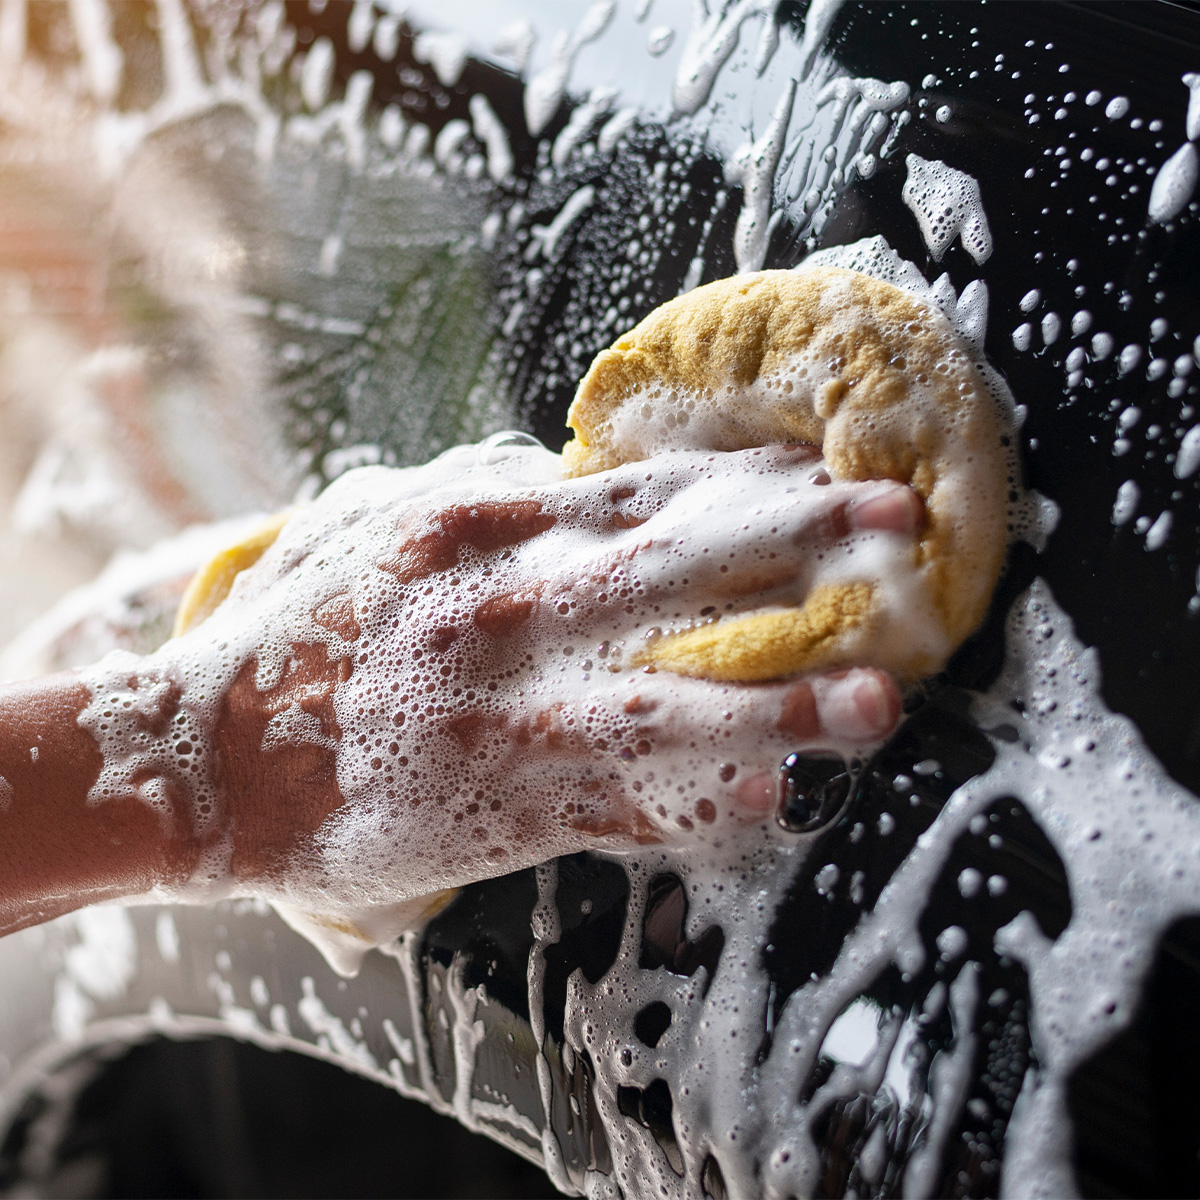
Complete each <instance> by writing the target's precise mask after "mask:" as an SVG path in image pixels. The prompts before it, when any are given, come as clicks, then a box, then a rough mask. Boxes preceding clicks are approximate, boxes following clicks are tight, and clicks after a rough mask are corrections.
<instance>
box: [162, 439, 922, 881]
mask: <svg viewBox="0 0 1200 1200" xmlns="http://www.w3.org/2000/svg"><path fill="white" fill-rule="evenodd" d="M527 453H529V454H530V455H531V456H532V457H533V458H535V459H536V458H537V456H539V455H540V454H542V453H543V452H539V451H530V452H527ZM547 457H549V456H547ZM537 468H538V464H537V462H534V463H532V464H530V465H529V466H528V467H527V468H526V469H523V470H517V471H515V472H511V471H510V472H509V473H508V474H507V475H505V474H500V476H499V477H498V478H497V477H496V476H492V477H488V476H486V475H485V476H484V477H483V478H478V477H477V478H470V479H467V480H464V479H462V478H461V477H459V478H456V479H455V480H454V482H453V484H452V485H448V486H443V487H441V488H440V489H439V488H437V487H435V488H433V489H432V490H420V491H417V492H416V494H413V495H409V494H407V493H402V494H399V495H398V494H396V492H395V491H393V490H391V488H390V486H389V485H392V484H396V485H400V486H401V487H408V486H411V484H410V481H407V480H405V479H404V478H403V477H401V476H400V475H399V474H398V473H395V472H393V473H388V472H383V471H372V472H365V473H362V475H360V476H358V477H353V476H352V477H347V478H346V479H344V480H343V481H342V482H341V483H339V484H338V485H335V488H334V489H331V493H330V494H329V496H328V499H327V500H325V501H324V502H318V504H317V505H316V506H314V509H313V511H312V512H311V513H309V514H307V515H306V516H305V517H304V518H303V519H302V520H300V521H298V522H297V523H296V524H295V525H294V526H293V527H291V528H289V529H286V530H285V532H284V535H283V536H282V537H281V540H280V544H279V545H278V546H277V547H276V549H275V550H274V551H273V552H272V554H271V556H270V560H269V561H265V562H264V563H263V564H262V565H261V568H256V574H255V578H254V579H253V580H247V586H246V587H245V588H243V589H241V594H240V595H239V594H237V593H235V595H234V596H233V597H231V600H230V602H229V609H228V611H227V612H226V613H225V618H226V621H225V623H224V624H221V625H219V626H218V625H214V626H213V627H212V628H208V629H207V632H205V629H206V627H202V628H201V629H200V630H198V631H197V634H196V635H194V636H197V637H199V636H203V637H206V638H209V639H211V638H212V637H213V636H214V631H216V633H217V634H218V635H219V636H222V637H223V636H225V630H226V629H227V627H228V623H229V622H232V621H234V620H236V621H238V622H239V623H240V622H244V621H245V620H247V618H249V617H250V615H251V614H252V613H255V612H256V610H257V608H258V606H259V605H260V604H262V603H265V602H267V601H270V602H271V604H268V605H267V610H266V615H267V617H269V619H272V620H275V621H276V622H277V623H278V622H279V620H280V614H279V610H278V608H277V607H272V604H273V605H279V604H281V603H283V602H284V596H283V593H284V592H286V591H288V590H289V587H288V579H289V577H290V575H294V574H299V573H302V572H303V570H304V565H303V563H304V562H309V561H310V560H308V559H305V560H303V562H297V565H296V566H294V567H291V568H289V567H288V565H287V564H288V563H290V562H294V561H296V560H297V559H298V550H297V547H299V546H302V545H314V544H316V545H321V546H323V548H324V550H323V554H322V560H321V564H320V572H321V573H322V574H323V575H325V576H327V575H329V574H330V572H331V569H332V564H333V563H335V562H341V561H343V560H345V561H346V562H347V563H348V564H349V565H348V566H347V568H346V569H344V570H340V571H339V573H338V575H337V579H338V581H339V582H337V583H336V584H333V583H332V582H331V581H329V580H328V579H325V580H324V582H323V584H322V586H323V589H324V590H323V591H320V592H319V593H318V592H314V591H312V590H310V588H309V587H308V585H306V584H304V583H303V582H301V581H298V580H293V586H292V587H291V589H290V590H291V592H292V596H293V597H294V602H295V603H297V604H300V603H302V602H307V603H308V605H309V607H308V609H307V611H308V613H310V614H314V616H315V621H316V623H317V627H316V628H315V629H313V628H310V629H309V635H310V639H309V640H308V641H307V642H304V641H302V640H299V637H298V632H297V636H292V637H291V638H290V646H291V655H290V658H289V660H288V662H287V665H286V667H285V668H284V669H283V671H282V673H281V674H279V675H278V678H277V679H276V680H275V681H274V682H272V684H271V685H270V686H269V687H267V688H265V689H263V690H260V688H259V686H258V684H256V679H258V678H259V675H260V663H259V661H258V659H257V657H254V656H249V657H247V658H246V660H245V661H244V663H243V664H242V666H241V667H240V669H239V670H238V672H237V674H236V675H235V677H234V679H233V681H232V683H231V684H230V686H229V688H228V690H227V692H226V694H225V697H224V699H223V701H222V704H221V715H220V718H219V720H218V721H217V723H216V729H215V734H214V746H215V754H216V759H217V761H218V762H219V763H220V764H223V766H222V772H223V773H222V776H221V786H222V791H223V793H224V796H225V802H226V803H227V805H228V809H229V814H230V821H231V823H232V826H233V829H234V852H233V858H232V862H231V868H232V871H233V873H234V874H235V875H236V876H238V877H239V878H241V879H243V880H254V879H259V880H263V879H273V880H277V881H278V880H282V879H285V878H288V877H289V876H290V877H291V878H293V879H295V878H296V877H297V873H298V872H300V873H307V881H308V882H307V884H306V885H305V886H309V887H311V886H313V885H314V884H316V885H317V886H319V889H320V891H321V894H322V895H323V896H327V897H329V896H335V895H342V894H348V893H349V892H350V891H352V892H353V894H354V896H355V897H358V898H359V899H361V898H363V897H364V896H367V895H370V896H371V897H372V898H373V899H374V901H375V902H378V903H384V902H385V901H386V900H387V899H388V898H392V899H394V898H395V897H396V896H398V895H419V894H423V893H425V892H429V891H432V890H434V889H437V888H442V887H446V886H450V885H457V884H461V883H463V882H466V881H468V880H470V879H477V878H482V877H486V876H490V875H494V874H497V873H500V872H502V871H506V870H511V869H516V868H518V867H521V866H527V865H530V864H532V863H535V862H539V861H543V860H545V859H547V858H550V857H553V856H554V855H557V854H563V853H570V852H574V851H577V850H579V849H583V848H588V847H601V846H603V847H619V846H622V845H632V844H636V843H644V842H652V841H658V840H664V839H671V840H678V839H680V838H682V839H694V840H700V839H706V838H711V837H713V836H718V835H719V836H726V835H727V834H728V833H729V831H730V829H731V828H736V827H737V826H739V825H741V824H744V823H746V822H761V821H762V819H763V818H764V816H765V815H767V814H768V813H769V811H770V810H771V809H772V807H773V806H774V804H775V803H776V796H777V789H778V776H779V766H780V763H781V762H782V760H783V758H784V757H785V756H786V755H787V754H788V753H791V752H793V751H795V750H803V749H806V748H811V749H817V748H821V749H830V748H840V749H844V750H845V751H846V752H848V753H850V752H863V751H865V750H866V749H869V748H870V747H871V746H873V745H875V744H877V743H879V742H880V741H882V740H883V739H884V738H886V737H887V736H888V735H889V734H890V733H891V732H892V730H893V729H894V728H895V726H896V724H897V722H898V720H899V718H900V696H899V692H898V690H897V688H896V685H895V683H894V682H893V681H892V680H891V678H890V677H889V676H888V675H887V674H886V673H884V672H882V671H878V670H874V669H871V668H870V667H863V668H855V669H850V670H844V669H843V670H839V671H835V672H832V673H829V674H826V675H822V676H817V677H812V678H804V679H799V680H788V681H780V682H776V683H770V684H755V685H731V684H717V683H713V682H710V681H708V680H703V679H687V678H681V677H679V676H675V675H671V674H669V673H667V672H664V671H657V672H652V673H648V672H646V671H644V670H641V669H638V668H636V667H635V668H631V667H629V666H628V665H627V664H628V660H629V659H630V658H631V657H632V656H633V653H634V651H635V650H636V648H637V646H638V645H640V644H643V643H644V641H645V638H646V637H647V635H649V636H651V637H653V636H656V635H657V633H658V631H660V630H669V629H670V628H671V627H672V626H680V625H683V624H686V623H688V622H691V621H705V620H710V619H712V618H713V617H714V616H718V615H719V616H733V615H737V614H738V613H742V612H746V611H749V610H752V609H755V608H757V607H760V606H761V605H763V603H764V602H766V603H797V602H799V601H800V600H802V599H803V597H804V595H805V594H806V593H807V591H808V590H809V588H810V586H811V584H812V580H813V579H814V578H815V577H816V576H817V575H818V574H819V571H820V568H821V565H822V564H823V563H824V564H828V562H829V561H831V560H837V559H839V557H844V555H845V552H846V551H847V550H848V549H853V548H855V547H857V549H858V551H859V552H860V553H861V552H863V550H864V548H865V547H866V546H867V545H868V544H870V545H872V547H873V553H874V554H876V556H877V557H878V556H882V560H881V561H883V562H884V563H885V564H886V563H887V562H894V563H895V564H896V565H897V569H911V567H906V566H905V564H910V563H911V560H912V547H913V541H914V538H915V536H916V534H917V533H918V531H919V529H920V525H921V521H922V510H921V504H920V501H919V499H918V498H917V496H916V494H915V493H914V492H913V491H912V490H911V489H909V488H907V487H903V486H901V485H897V484H892V483H887V482H882V483H879V482H875V483H861V484H831V483H830V482H829V481H828V476H827V475H826V474H825V472H824V469H823V467H822V465H821V464H820V462H819V459H818V458H817V456H816V452H815V451H813V450H812V449H811V448H809V447H790V448H782V447H775V448H770V449H764V450H757V451H745V452H741V453H738V454H730V455H717V456H713V455H693V454H678V455H670V456H666V457H665V458H662V459H658V460H654V461H653V462H652V463H638V464H631V465H629V466H626V467H622V468H619V469H618V470H616V471H612V472H609V473H606V474H605V475H603V476H593V477H588V478H585V479H580V480H571V481H565V482H564V481H558V480H553V481H552V482H542V483H541V484H539V485H538V486H536V487H529V486H525V487H522V488H520V489H514V487H513V486H512V484H511V482H509V480H510V479H511V478H512V476H513V475H514V474H515V476H516V478H517V479H518V481H524V480H525V479H527V478H528V477H529V476H530V475H536V474H537ZM443 469H444V466H443ZM425 470H428V468H426V469H425ZM546 475H547V477H548V478H552V473H550V472H546ZM347 513H353V514H355V517H354V519H353V520H352V521H350V522H349V523H346V522H345V516H346V514H347ZM339 514H340V515H339ZM381 531H382V534H385V535H386V536H381ZM347 551H349V553H347ZM314 578H316V575H315V574H314ZM310 582H311V581H310ZM364 585H365V586H364ZM339 588H344V589H345V590H343V591H338V589H339ZM314 597H316V598H318V599H321V598H322V597H323V599H321V603H320V604H316V605H314V604H313V603H312V601H313V599H314ZM291 602H293V601H292V600H291V599H289V601H288V603H291ZM272 614H273V615H272ZM301 624H302V623H301ZM331 631H335V632H336V638H339V639H340V640H341V644H342V652H341V653H337V652H331V651H330V649H329V641H328V637H327V635H328V634H329V632H331ZM314 632H316V633H319V634H322V636H323V638H325V640H324V641H323V642H316V641H313V640H312V639H311V634H312V633H314ZM185 640H186V639H185ZM181 648H182V643H181ZM259 683H261V679H259ZM288 714H291V715H290V716H289V715H288ZM306 729H307V731H308V732H307V733H305V732H304V730H306ZM271 730H276V731H277V732H276V734H272V733H271ZM288 730H291V733H290V734H289V733H288V732H287V731H288Z"/></svg>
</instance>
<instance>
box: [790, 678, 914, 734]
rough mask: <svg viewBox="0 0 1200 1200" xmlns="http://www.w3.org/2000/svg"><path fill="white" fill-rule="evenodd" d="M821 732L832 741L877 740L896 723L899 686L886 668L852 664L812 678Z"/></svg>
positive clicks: (898, 708) (900, 709)
mask: <svg viewBox="0 0 1200 1200" xmlns="http://www.w3.org/2000/svg"><path fill="white" fill-rule="evenodd" d="M812 689H813V695H814V701H815V705H816V710H817V716H818V721H819V724H820V729H821V732H822V733H824V734H825V735H827V736H828V737H829V739H830V740H831V741H834V742H850V743H854V744H863V743H872V742H880V741H882V740H883V739H884V738H886V737H887V736H888V735H889V734H891V732H892V731H893V730H894V729H895V728H896V726H897V725H898V724H899V722H900V716H901V712H902V704H901V697H900V689H899V688H898V687H897V686H896V683H895V681H894V680H893V679H892V677H891V676H890V675H888V674H887V672H886V671H879V670H876V669H875V668H873V667H856V668H855V669H853V670H851V671H847V672H846V673H845V674H844V675H843V674H841V673H836V674H834V675H826V676H823V677H821V678H819V679H816V680H814V681H813V684H812Z"/></svg>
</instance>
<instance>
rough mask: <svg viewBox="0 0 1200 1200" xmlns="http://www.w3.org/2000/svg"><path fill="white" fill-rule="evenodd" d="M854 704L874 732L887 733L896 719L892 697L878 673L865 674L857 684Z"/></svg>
mask: <svg viewBox="0 0 1200 1200" xmlns="http://www.w3.org/2000/svg"><path fill="white" fill-rule="evenodd" d="M854 704H855V707H856V708H857V709H858V713H859V716H861V717H862V719H863V721H864V722H865V723H866V725H867V727H868V728H869V729H870V730H871V732H872V733H886V732H887V730H889V729H890V728H891V727H892V723H893V722H894V721H895V719H896V717H895V713H894V712H893V711H892V698H891V697H890V696H889V695H888V692H887V689H886V688H885V687H884V686H883V683H882V682H881V681H880V679H879V676H877V675H864V676H863V678H862V680H861V681H860V682H859V683H858V684H857V685H856V686H855V688H854Z"/></svg>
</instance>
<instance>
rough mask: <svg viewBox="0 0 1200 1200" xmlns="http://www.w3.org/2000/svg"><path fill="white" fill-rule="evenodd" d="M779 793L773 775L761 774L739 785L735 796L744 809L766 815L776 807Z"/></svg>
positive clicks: (752, 776)
mask: <svg viewBox="0 0 1200 1200" xmlns="http://www.w3.org/2000/svg"><path fill="white" fill-rule="evenodd" d="M777 791H778V785H777V780H776V779H775V778H774V777H773V776H771V775H764V774H761V773H760V774H758V775H751V776H750V778H749V779H745V780H743V781H742V782H741V783H740V784H739V785H738V788H737V791H736V792H735V795H736V796H737V802H738V803H739V804H740V805H741V806H742V807H743V808H748V809H749V810H750V811H751V812H756V813H765V812H769V811H770V810H771V809H772V808H773V807H774V806H775V801H776V799H777V796H776V793H777Z"/></svg>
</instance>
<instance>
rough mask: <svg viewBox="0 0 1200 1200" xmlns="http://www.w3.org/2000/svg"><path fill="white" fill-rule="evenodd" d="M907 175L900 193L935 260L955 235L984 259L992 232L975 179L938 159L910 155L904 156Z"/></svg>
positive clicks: (976, 257) (974, 255)
mask: <svg viewBox="0 0 1200 1200" xmlns="http://www.w3.org/2000/svg"><path fill="white" fill-rule="evenodd" d="M905 163H906V164H907V167H908V178H907V179H906V180H905V181H904V187H903V188H902V189H901V192H900V196H901V199H903V201H904V203H905V204H906V205H907V206H908V209H909V211H910V212H911V213H912V214H913V216H914V217H916V218H917V224H918V225H920V227H921V234H922V236H923V237H924V239H925V245H926V246H927V247H928V248H929V253H930V254H931V255H932V256H933V258H934V260H935V261H936V262H940V261H941V259H942V256H943V255H944V254H945V253H946V251H947V250H948V249H949V247H950V244H951V243H952V242H953V241H954V239H955V238H959V239H961V241H962V244H963V248H964V249H965V250H966V251H967V253H968V254H970V256H971V257H972V258H973V259H974V260H975V261H976V262H977V263H983V262H986V261H987V259H988V258H990V257H991V253H992V231H991V228H990V227H989V226H988V220H987V214H986V213H985V212H984V209H983V200H982V197H981V196H980V192H979V182H978V180H976V179H975V178H974V176H972V175H968V174H966V172H964V171H959V170H956V169H955V168H953V167H948V166H947V165H946V164H945V163H944V162H942V161H941V160H933V161H930V160H929V159H924V158H922V157H921V156H920V155H919V154H910V155H908V157H907V158H906V159H905Z"/></svg>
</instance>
